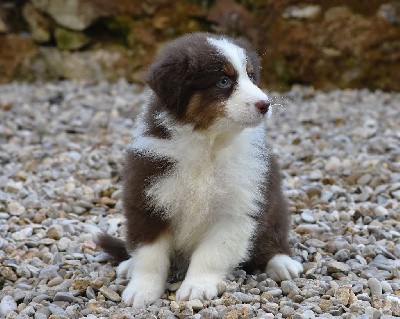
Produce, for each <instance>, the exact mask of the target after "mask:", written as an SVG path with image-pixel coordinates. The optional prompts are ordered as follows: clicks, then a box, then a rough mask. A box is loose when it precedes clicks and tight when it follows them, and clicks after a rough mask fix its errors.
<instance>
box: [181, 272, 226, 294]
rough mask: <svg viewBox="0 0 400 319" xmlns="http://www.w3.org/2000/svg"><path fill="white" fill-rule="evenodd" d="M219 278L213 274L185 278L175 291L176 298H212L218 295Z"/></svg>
mask: <svg viewBox="0 0 400 319" xmlns="http://www.w3.org/2000/svg"><path fill="white" fill-rule="evenodd" d="M220 281H221V280H220V279H219V278H218V279H217V278H216V277H215V276H203V277H198V278H196V279H189V280H188V279H185V280H184V281H183V282H182V285H181V287H180V288H179V289H178V291H177V292H176V299H177V300H193V299H200V300H201V299H203V300H204V299H207V300H210V299H213V298H215V297H217V295H218V289H217V285H218V282H220Z"/></svg>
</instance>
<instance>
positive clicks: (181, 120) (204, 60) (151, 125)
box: [99, 33, 302, 307]
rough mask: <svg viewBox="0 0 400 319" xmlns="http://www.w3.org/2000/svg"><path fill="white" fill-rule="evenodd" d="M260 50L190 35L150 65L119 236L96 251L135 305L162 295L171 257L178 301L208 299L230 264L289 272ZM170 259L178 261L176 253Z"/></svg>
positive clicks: (293, 265)
mask: <svg viewBox="0 0 400 319" xmlns="http://www.w3.org/2000/svg"><path fill="white" fill-rule="evenodd" d="M259 71H260V62H259V57H258V55H257V54H256V53H255V52H254V51H253V49H252V48H251V46H250V45H249V44H248V43H247V42H245V41H243V40H237V39H232V38H228V37H225V36H221V35H215V34H208V33H193V34H189V35H185V36H183V37H181V38H178V39H177V40H175V41H173V42H171V43H170V44H168V45H166V46H165V47H164V49H163V50H162V51H161V53H160V55H159V57H158V58H157V59H156V61H155V62H154V63H153V64H152V65H151V66H150V68H149V69H148V72H147V76H146V81H147V83H148V85H149V86H150V88H151V89H152V96H151V98H150V100H149V102H148V104H147V105H145V106H144V108H143V110H142V113H141V115H140V116H139V117H138V119H137V121H136V129H135V131H134V137H133V141H132V144H131V145H130V147H129V150H128V154H127V159H126V165H125V169H124V172H123V183H124V184H123V204H124V209H125V214H126V221H127V225H126V229H127V232H126V239H125V241H122V240H120V239H117V238H113V237H111V236H109V235H106V234H103V235H102V236H100V238H99V244H100V245H101V246H102V247H103V249H104V250H105V251H106V252H108V253H109V254H111V255H112V256H114V258H115V259H116V260H117V261H118V262H121V261H123V260H125V261H123V262H122V263H121V264H120V265H119V267H118V269H117V273H118V275H120V276H122V275H125V276H128V277H129V278H130V282H129V284H128V286H127V287H126V289H125V291H124V292H123V294H122V300H123V301H124V302H125V303H126V304H128V305H133V306H134V307H143V306H146V305H148V304H150V303H152V302H153V301H155V300H156V299H158V298H160V297H161V295H162V294H163V292H164V289H165V283H166V280H167V277H168V273H169V270H170V265H171V260H174V259H177V258H179V259H182V260H187V262H188V269H187V272H186V276H185V279H184V280H183V282H182V285H181V287H180V288H179V290H178V291H177V294H176V297H177V299H178V300H190V299H204V298H206V299H211V298H214V297H216V296H217V284H218V283H219V282H220V281H222V280H223V279H224V276H225V275H227V274H228V273H229V272H230V271H232V270H233V269H234V268H235V267H238V266H239V265H241V266H243V267H244V269H246V270H248V271H252V270H255V269H261V270H262V271H265V272H266V273H267V274H268V276H270V277H271V278H272V279H274V280H284V279H291V278H294V277H297V276H299V274H300V273H301V271H302V265H301V264H300V263H299V262H297V261H295V260H293V259H291V258H290V257H289V254H290V248H289V245H288V229H289V223H290V216H289V213H288V210H287V208H286V203H285V199H284V197H283V194H282V190H281V177H280V172H279V168H278V166H277V163H276V161H275V159H274V158H273V156H272V154H271V152H270V150H269V148H268V147H267V145H266V142H265V138H264V130H265V128H264V122H265V121H264V116H265V114H266V113H268V112H269V108H270V102H269V100H268V96H267V95H266V94H265V93H263V92H262V91H261V90H260V89H259V88H258V87H257V83H258V82H259V76H260V72H259ZM178 256H179V257H178Z"/></svg>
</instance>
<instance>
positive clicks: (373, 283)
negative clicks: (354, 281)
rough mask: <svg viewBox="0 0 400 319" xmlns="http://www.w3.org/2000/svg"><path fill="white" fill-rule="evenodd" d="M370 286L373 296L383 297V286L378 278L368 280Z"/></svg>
mask: <svg viewBox="0 0 400 319" xmlns="http://www.w3.org/2000/svg"><path fill="white" fill-rule="evenodd" d="M368 286H369V289H370V291H371V295H372V296H376V297H381V296H382V285H381V282H380V281H379V280H378V279H376V278H369V279H368Z"/></svg>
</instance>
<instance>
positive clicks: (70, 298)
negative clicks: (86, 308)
mask: <svg viewBox="0 0 400 319" xmlns="http://www.w3.org/2000/svg"><path fill="white" fill-rule="evenodd" d="M54 301H65V302H69V303H73V302H74V301H75V297H74V295H73V294H71V293H70V292H62V291H60V292H57V293H56V295H55V296H54Z"/></svg>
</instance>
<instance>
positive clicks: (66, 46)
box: [54, 27, 90, 50]
mask: <svg viewBox="0 0 400 319" xmlns="http://www.w3.org/2000/svg"><path fill="white" fill-rule="evenodd" d="M54 37H55V40H56V42H57V47H58V48H59V49H61V50H76V49H79V48H82V47H83V46H85V45H86V44H88V43H89V41H90V39H89V38H88V37H87V36H86V35H85V34H84V33H83V32H77V31H72V30H68V29H64V28H60V27H57V28H56V30H55V32H54Z"/></svg>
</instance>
